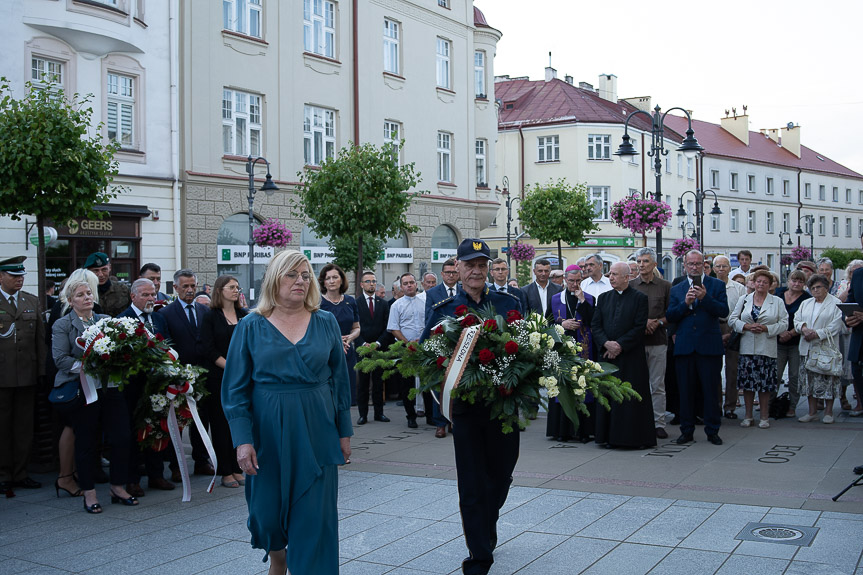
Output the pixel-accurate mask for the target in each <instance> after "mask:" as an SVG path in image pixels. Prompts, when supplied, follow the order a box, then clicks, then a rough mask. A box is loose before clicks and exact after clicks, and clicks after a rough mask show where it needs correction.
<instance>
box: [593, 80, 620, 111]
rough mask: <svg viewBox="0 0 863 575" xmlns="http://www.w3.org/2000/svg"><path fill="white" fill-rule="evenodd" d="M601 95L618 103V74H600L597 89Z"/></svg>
mask: <svg viewBox="0 0 863 575" xmlns="http://www.w3.org/2000/svg"><path fill="white" fill-rule="evenodd" d="M596 93H597V94H599V97H600V98H602V99H603V100H608V101H609V102H614V103H615V104H616V103H617V76H615V75H614V74H600V75H599V88H598V89H597V90H596Z"/></svg>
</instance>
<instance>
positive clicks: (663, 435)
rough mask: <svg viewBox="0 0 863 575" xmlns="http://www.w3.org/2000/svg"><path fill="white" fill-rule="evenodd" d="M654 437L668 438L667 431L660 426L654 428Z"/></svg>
mask: <svg viewBox="0 0 863 575" xmlns="http://www.w3.org/2000/svg"><path fill="white" fill-rule="evenodd" d="M656 437H657V438H659V439H668V432H667V431H665V429H663V428H661V427H657V428H656Z"/></svg>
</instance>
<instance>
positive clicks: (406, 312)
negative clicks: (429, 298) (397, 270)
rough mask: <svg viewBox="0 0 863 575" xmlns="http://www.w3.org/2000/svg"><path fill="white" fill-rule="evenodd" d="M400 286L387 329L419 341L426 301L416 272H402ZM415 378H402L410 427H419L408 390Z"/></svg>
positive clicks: (402, 339)
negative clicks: (419, 296) (420, 291)
mask: <svg viewBox="0 0 863 575" xmlns="http://www.w3.org/2000/svg"><path fill="white" fill-rule="evenodd" d="M399 281H400V284H401V285H400V287H401V289H402V292H403V293H404V295H403V296H402V297H400V298H399V299H397V300H396V301H395V303H393V305H392V306H391V307H390V317H389V321H388V322H387V329H388V330H389V331H390V333H392V334H393V337H395V338H396V339H397V340H399V341H403V342H411V341H417V340H419V338H420V335H422V332H423V328H425V302H424V301H423V300H421V299H420V298H418V297H417V280H416V277H414V274H412V273H410V272H408V273H406V274H402V276H401V278H400V280H399ZM413 383H414V380H413V378H411V379H407V378H402V379H401V382H400V388H399V389H400V392H401V400H402V403H403V404H404V408H405V414H406V415H407V419H408V427H410V428H412V429H415V428H416V427H417V413H416V409H415V407H414V400H412V399H408V391H409V390H410V388H411V387H413Z"/></svg>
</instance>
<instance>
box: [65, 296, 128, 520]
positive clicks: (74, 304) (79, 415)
mask: <svg viewBox="0 0 863 575" xmlns="http://www.w3.org/2000/svg"><path fill="white" fill-rule="evenodd" d="M93 294H94V292H93V290H92V287H91V286H90V283H89V282H88V281H87V279H79V280H74V281H73V280H69V281H67V282H66V285H65V286H63V300H64V301H65V302H66V303H65V305H64V307H65V308H67V309H68V308H71V310H72V311H71V313H68V314H66V315H64V316H63V317H61V318H60V319H58V320H57V322H56V323H54V327H53V328H52V330H51V331H52V333H53V339H52V356H53V358H54V363H55V364H56V365H57V376H56V377H55V378H54V387H59V386H61V385H63V384H64V383H67V382H69V381H75V380H78V379H79V378H80V373H81V358H82V356H83V355H84V350H82V349H81V348H80V347H79V346H78V345H77V343H76V342H77V339H78V338H79V337H80V336H81V334H83V333H84V330H86V329H87V327H88V326H90V325H93V324H94V323H96V322H97V321H99V320H100V319H102V318H106V317H108V316H107V315H102V314H96V313H94V312H93V303H94V297H93ZM64 313H65V309H64ZM97 385H98V389H97V394H98V400H97V401H94V402H93V403H91V404H89V405H84V406H82V407H80V408H79V409H76V410H75V411H73V412H72V413H70V414H69V419H70V421H71V423H72V429H73V430H74V432H75V466H76V468H77V471H78V485H80V487H81V490H82V491H83V493H84V510H85V511H86V512H87V513H102V506H101V505H100V504H99V499H98V497H97V496H96V488H95V480H94V473H93V472H94V469H95V467H96V462H97V461H98V459H97V458H98V457H99V449H98V445H99V442H100V440H102V439H105V440H107V442H108V443H109V444H110V446H111V452H110V453H111V455H110V460H111V473H110V481H111V486H110V488H109V491H110V493H111V503H120V502H122V503H123V504H124V505H129V506H132V505H138V500H137V499H135V498H134V497H132V496H131V495H129V493H128V492H127V491H126V487H125V485H126V481H127V473H128V471H129V456H130V453H131V451H130V449H129V443H130V441H131V439H132V436H131V433H130V432H129V429H130V422H129V410H128V409H127V408H126V398H125V396H124V395H123V394H122V393H121V392H120V390H119V389H117V387H116V384H112V383H108V384H107V387H106V386H105V385H104V384H102V383H101V382H99V383H98V384H97Z"/></svg>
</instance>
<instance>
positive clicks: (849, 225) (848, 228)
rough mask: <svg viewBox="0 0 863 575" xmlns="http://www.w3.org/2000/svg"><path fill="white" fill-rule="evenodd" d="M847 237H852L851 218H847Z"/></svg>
mask: <svg viewBox="0 0 863 575" xmlns="http://www.w3.org/2000/svg"><path fill="white" fill-rule="evenodd" d="M845 237H846V238H850V237H851V218H845Z"/></svg>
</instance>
